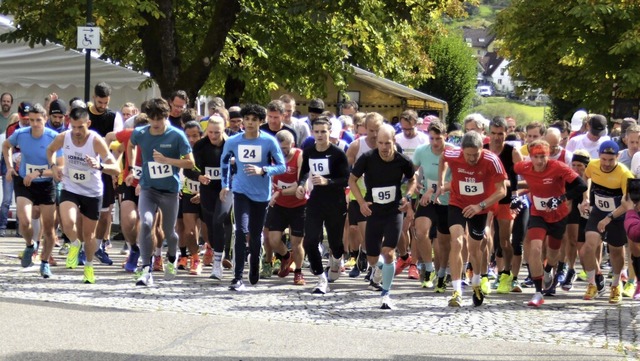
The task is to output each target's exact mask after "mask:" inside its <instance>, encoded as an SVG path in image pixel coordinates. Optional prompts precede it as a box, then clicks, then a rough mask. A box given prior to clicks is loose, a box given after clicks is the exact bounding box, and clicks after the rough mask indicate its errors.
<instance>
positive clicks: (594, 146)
mask: <svg viewBox="0 0 640 361" xmlns="http://www.w3.org/2000/svg"><path fill="white" fill-rule="evenodd" d="M609 139H610V138H609V136H608V135H605V136H604V137H600V138H598V140H596V141H595V142H594V141H591V139H589V138H588V137H587V134H582V135H577V136H575V137H573V138H571V139H569V142H568V143H567V147H566V149H567V150H568V151H570V152H572V153H573V152H575V151H576V150H577V149H584V150H586V151H587V152H588V153H589V155H590V156H591V159H597V158H598V156H599V154H598V150H599V148H600V144H602V143H604V142H606V141H607V140H609Z"/></svg>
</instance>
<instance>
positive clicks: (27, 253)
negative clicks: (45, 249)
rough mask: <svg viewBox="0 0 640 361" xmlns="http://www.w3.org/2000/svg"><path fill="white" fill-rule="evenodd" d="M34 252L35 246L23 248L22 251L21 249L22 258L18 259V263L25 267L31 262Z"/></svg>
mask: <svg viewBox="0 0 640 361" xmlns="http://www.w3.org/2000/svg"><path fill="white" fill-rule="evenodd" d="M35 252H36V248H35V246H34V247H25V248H24V251H22V259H21V260H20V264H21V265H22V267H25V268H27V267H29V266H31V265H32V264H33V255H34V253H35Z"/></svg>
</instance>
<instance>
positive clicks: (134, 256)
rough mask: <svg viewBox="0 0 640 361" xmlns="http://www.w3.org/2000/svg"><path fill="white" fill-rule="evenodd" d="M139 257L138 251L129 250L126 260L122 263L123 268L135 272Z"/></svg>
mask: <svg viewBox="0 0 640 361" xmlns="http://www.w3.org/2000/svg"><path fill="white" fill-rule="evenodd" d="M139 258H140V251H138V252H135V251H134V250H131V252H129V256H127V262H125V264H124V270H125V271H126V272H135V271H136V269H137V268H138V259H139Z"/></svg>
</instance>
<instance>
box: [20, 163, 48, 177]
mask: <svg viewBox="0 0 640 361" xmlns="http://www.w3.org/2000/svg"><path fill="white" fill-rule="evenodd" d="M25 166H26V170H27V174H29V173H33V172H37V171H40V170H42V171H44V170H45V169H47V168H49V167H48V166H46V165H33V164H29V163H27V164H26V165H25Z"/></svg>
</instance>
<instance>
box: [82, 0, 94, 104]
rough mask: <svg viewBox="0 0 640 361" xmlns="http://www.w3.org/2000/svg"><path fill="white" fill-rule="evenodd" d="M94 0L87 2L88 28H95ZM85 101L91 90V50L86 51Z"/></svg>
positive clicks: (87, 99)
mask: <svg viewBox="0 0 640 361" xmlns="http://www.w3.org/2000/svg"><path fill="white" fill-rule="evenodd" d="M92 13H93V0H87V26H93V25H94V24H93V14H92ZM84 51H85V52H86V53H85V62H84V101H85V102H88V101H89V89H90V88H91V49H88V48H87V49H84Z"/></svg>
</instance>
